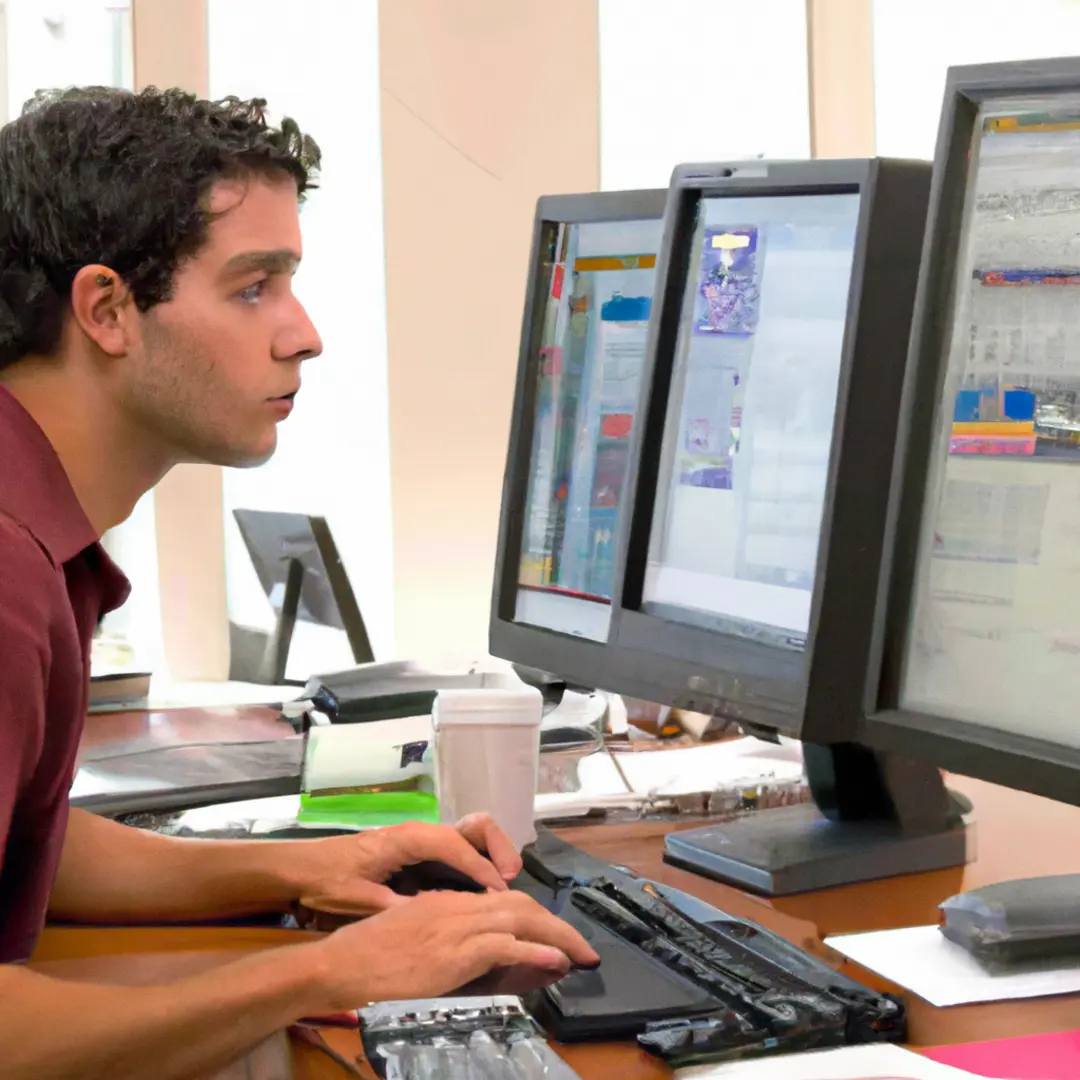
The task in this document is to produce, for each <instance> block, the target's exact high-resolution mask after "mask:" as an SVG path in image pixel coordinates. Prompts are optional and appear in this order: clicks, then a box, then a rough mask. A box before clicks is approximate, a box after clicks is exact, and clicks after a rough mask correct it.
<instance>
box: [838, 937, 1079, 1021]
mask: <svg viewBox="0 0 1080 1080" xmlns="http://www.w3.org/2000/svg"><path fill="white" fill-rule="evenodd" d="M825 944H826V945H828V946H829V947H830V948H833V949H835V950H836V951H837V952H840V953H843V954H844V955H845V956H847V957H849V958H850V959H852V960H854V961H855V962H856V963H857V964H861V965H862V966H863V967H864V968H868V969H869V970H870V971H875V972H877V973H878V974H879V975H883V976H884V977H885V978H886V979H888V980H889V981H890V982H894V983H896V984H897V985H898V986H902V987H904V988H905V989H906V990H910V991H911V992H912V993H913V994H917V995H918V996H919V997H921V998H923V999H924V1000H926V1001H928V1002H930V1004H931V1005H936V1006H937V1007H938V1008H946V1007H948V1006H950V1005H969V1004H972V1003H973V1002H980V1001H1017V1000H1020V999H1022V998H1037V997H1054V996H1055V995H1058V994H1075V993H1077V992H1080V966H1077V965H1076V964H1073V965H1072V966H1070V967H1062V968H1057V969H1054V970H1050V971H1045V970H1043V971H1035V972H1021V973H1010V974H1002V975H998V974H991V973H990V972H988V971H987V970H986V969H985V968H984V967H983V966H982V965H981V964H980V963H979V962H978V961H977V960H976V959H974V957H972V956H970V955H969V954H968V953H967V952H966V951H965V950H964V949H962V948H961V947H960V946H959V945H954V944H953V943H952V942H951V941H948V940H947V939H946V938H945V937H944V936H943V935H942V933H941V931H940V930H939V929H938V928H937V927H936V926H914V927H911V928H909V929H905V930H876V931H873V932H871V933H868V934H845V935H842V936H840V937H832V938H826V940H825Z"/></svg>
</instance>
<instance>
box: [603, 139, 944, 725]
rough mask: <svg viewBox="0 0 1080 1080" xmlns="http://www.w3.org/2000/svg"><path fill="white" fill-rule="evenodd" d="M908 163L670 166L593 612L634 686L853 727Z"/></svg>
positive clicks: (914, 264)
mask: <svg viewBox="0 0 1080 1080" xmlns="http://www.w3.org/2000/svg"><path fill="white" fill-rule="evenodd" d="M929 180H930V166H929V163H913V162H897V161H885V160H871V161H867V160H863V161H808V162H768V163H767V162H754V163H747V164H743V165H733V166H702V167H698V166H683V167H680V169H678V170H677V171H676V174H675V176H674V179H673V181H672V189H671V195H670V202H669V206H668V217H667V226H666V234H665V245H664V249H663V253H662V260H663V261H662V265H661V269H660V273H661V282H660V284H659V285H658V291H657V314H656V317H655V318H654V320H653V326H652V332H651V335H650V345H649V354H648V358H647V367H646V376H645V378H646V380H647V382H646V391H645V392H646V394H647V398H646V401H645V403H644V404H643V406H642V408H643V416H642V420H641V422H640V423H639V425H638V429H637V435H638V439H639V440H640V443H639V449H638V450H637V451H636V452H635V454H636V457H635V462H636V464H637V470H636V472H635V474H634V475H633V476H632V477H631V479H630V483H629V485H628V487H629V490H628V496H627V499H626V502H627V504H628V509H627V513H628V515H629V516H628V524H629V527H628V529H627V531H626V532H625V533H624V536H623V539H624V545H623V548H622V551H621V554H620V564H619V586H620V589H619V592H618V594H617V597H616V604H615V610H614V617H613V622H612V633H611V642H612V644H613V645H614V646H615V647H616V648H617V649H619V648H621V649H625V650H628V651H630V652H632V653H633V654H635V655H641V654H645V655H647V656H648V660H647V663H646V665H645V666H644V667H642V666H640V665H639V667H638V672H637V674H638V676H639V678H640V677H647V678H648V680H649V682H650V684H651V690H652V695H651V696H652V697H653V698H654V699H660V700H662V701H664V702H666V703H670V704H673V705H679V706H682V707H688V708H694V709H697V710H698V711H702V712H709V713H716V714H719V715H721V716H725V717H727V718H729V719H731V720H732V721H734V722H737V723H739V724H741V725H742V726H744V727H746V728H750V729H765V730H768V731H770V732H775V731H780V732H783V733H785V734H789V735H793V736H797V737H801V738H803V739H804V740H813V741H819V742H835V741H840V740H843V739H850V738H852V737H853V735H854V733H855V731H856V730H857V727H858V724H859V721H860V719H861V712H860V710H861V704H862V703H861V686H862V679H863V676H862V675H861V674H859V673H860V672H864V671H865V662H866V657H865V652H866V648H867V639H868V634H869V626H870V623H871V620H872V616H873V594H874V587H875V585H876V581H877V572H878V560H879V558H880V552H881V548H882V543H883V533H884V525H885V514H886V506H887V494H888V483H887V479H888V476H889V475H890V470H891V466H892V458H893V452H894V441H895V434H896V425H897V421H898V417H899V410H900V392H901V386H902V381H903V371H904V364H905V360H906V352H907V334H908V329H909V319H910V313H911V307H912V303H913V299H914V294H915V286H916V280H917V275H918V266H919V257H920V251H921V242H922V232H923V225H924V221H925V210H926V202H927V196H928V191H929Z"/></svg>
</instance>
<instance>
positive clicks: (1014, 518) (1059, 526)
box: [901, 97, 1080, 746]
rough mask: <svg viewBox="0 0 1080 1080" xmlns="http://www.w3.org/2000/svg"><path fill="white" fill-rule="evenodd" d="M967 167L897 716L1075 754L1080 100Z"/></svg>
mask: <svg viewBox="0 0 1080 1080" xmlns="http://www.w3.org/2000/svg"><path fill="white" fill-rule="evenodd" d="M970 161H971V164H970V170H971V176H970V177H969V185H968V192H969V194H968V205H967V206H966V208H965V221H964V230H963V233H962V237H963V238H962V240H961V248H960V251H959V253H958V267H957V280H956V285H955V301H954V309H953V311H952V313H951V314H952V340H951V342H947V343H946V348H948V349H949V353H948V364H947V370H946V375H945V384H944V392H943V397H942V399H941V401H940V403H939V406H938V419H937V425H936V433H935V439H936V442H935V445H934V449H933V457H932V461H931V467H930V474H929V477H928V488H927V501H926V507H925V514H924V521H923V525H922V535H921V540H920V547H919V558H918V564H917V570H916V579H915V605H914V611H913V618H912V623H911V626H910V629H909V634H908V641H907V650H906V656H905V670H904V678H903V683H902V689H901V705H902V706H903V707H905V708H908V709H914V710H919V711H922V712H927V713H932V714H935V715H939V716H948V717H952V718H955V719H961V720H967V721H971V722H974V723H980V724H985V725H988V726H992V727H996V728H999V729H1002V730H1011V731H1016V732H1022V733H1025V734H1029V735H1035V736H1039V737H1042V738H1046V739H1050V740H1052V741H1054V742H1059V743H1066V744H1069V745H1071V746H1080V725H1078V724H1077V723H1076V719H1075V716H1076V705H1075V703H1076V700H1077V698H1078V694H1080V98H1077V97H1073V98H1071V99H1069V98H1061V97H1059V98H1056V99H1053V100H1047V99H1040V100H1035V99H1030V98H1029V99H1023V100H1012V101H998V102H995V103H993V104H992V105H989V106H983V110H982V111H981V112H980V114H979V117H978V120H977V123H976V125H975V135H974V137H973V143H972V147H971V157H970Z"/></svg>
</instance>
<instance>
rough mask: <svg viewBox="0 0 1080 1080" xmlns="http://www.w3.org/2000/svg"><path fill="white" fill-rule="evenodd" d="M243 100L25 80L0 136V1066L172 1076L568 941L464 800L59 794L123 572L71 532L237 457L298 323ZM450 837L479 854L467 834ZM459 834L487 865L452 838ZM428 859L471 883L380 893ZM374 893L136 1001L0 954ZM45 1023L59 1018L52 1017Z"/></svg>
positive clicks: (256, 132) (12, 1074)
mask: <svg viewBox="0 0 1080 1080" xmlns="http://www.w3.org/2000/svg"><path fill="white" fill-rule="evenodd" d="M263 104H264V103H262V102H259V101H248V102H245V101H239V100H236V99H229V100H227V101H224V102H220V103H210V102H206V101H199V100H196V99H195V98H194V97H193V96H192V95H188V94H184V93H181V92H179V91H175V90H170V91H157V90H147V91H145V92H143V93H141V94H138V95H135V94H129V93H126V92H120V91H112V90H99V89H91V90H82V91H68V92H66V93H60V94H55V95H39V97H38V99H36V100H35V101H34V102H32V103H31V104H30V106H29V107H28V109H27V110H26V111H25V112H24V114H23V116H22V117H20V118H19V119H18V120H16V121H14V122H12V123H11V124H8V125H7V126H6V127H4V128H3V129H2V130H0V961H2V963H0V1003H2V1011H0V1061H2V1062H3V1069H2V1071H3V1073H4V1076H5V1077H6V1078H8V1080H15V1078H21V1077H39V1076H50V1077H68V1076H71V1077H79V1078H80V1080H93V1078H97V1077H106V1076H107V1077H109V1078H111V1080H121V1078H129V1077H144V1076H153V1077H155V1078H158V1080H161V1078H171V1077H186V1076H190V1075H194V1074H199V1075H202V1074H204V1073H206V1072H209V1071H210V1070H212V1069H214V1068H216V1067H218V1066H220V1065H221V1064H223V1063H225V1062H227V1061H229V1060H231V1059H232V1058H235V1057H236V1056H238V1055H239V1054H240V1053H241V1052H242V1051H244V1050H245V1049H246V1048H247V1047H249V1046H251V1045H253V1044H254V1043H256V1042H257V1041H259V1040H260V1039H262V1038H263V1037H264V1036H266V1035H267V1034H269V1033H271V1032H273V1031H274V1030H277V1029H279V1028H281V1027H282V1026H284V1025H286V1024H288V1023H289V1022H291V1021H293V1020H295V1019H297V1018H299V1017H301V1016H305V1015H318V1014H321V1013H326V1012H328V1011H335V1010H341V1009H347V1008H350V1007H355V1006H357V1005H359V1004H361V1003H363V1002H366V1001H370V1000H378V999H393V998H404V997H422V996H427V995H433V994H437V993H442V992H446V991H449V990H451V989H454V988H455V987H458V986H461V985H463V984H465V983H467V982H469V981H470V980H472V979H474V978H476V977H478V976H480V975H482V974H484V973H486V972H488V971H490V970H492V969H495V968H501V967H507V966H514V965H522V964H524V965H529V966H531V967H536V968H541V969H544V970H545V971H547V972H549V973H551V974H553V975H557V974H559V973H561V972H564V971H566V970H567V968H568V966H569V965H570V964H571V963H576V964H585V965H587V964H592V963H595V962H596V955H595V953H594V952H593V951H592V949H591V948H590V947H589V946H588V945H587V944H586V943H585V942H584V941H583V940H582V939H581V938H580V937H579V936H578V934H577V933H576V932H575V931H574V930H572V929H571V928H570V927H569V925H568V924H566V923H564V922H562V921H561V920H559V919H557V918H555V917H554V916H552V915H550V914H549V913H548V912H546V911H544V910H543V909H542V908H541V907H540V906H539V905H537V904H535V903H533V902H532V901H530V900H529V899H528V898H526V897H523V896H521V895H520V894H515V893H511V892H509V891H508V890H507V886H506V881H507V880H508V879H509V878H511V877H513V876H514V874H515V873H516V872H517V870H518V869H519V867H520V861H519V859H518V856H517V853H516V852H515V851H514V850H513V848H512V846H511V845H510V843H509V841H508V840H507V838H506V837H505V836H504V835H503V834H502V833H501V832H500V831H499V830H498V829H497V828H496V827H495V826H494V825H493V824H492V823H491V822H490V821H489V820H486V819H474V820H470V821H467V822H464V823H462V824H461V826H459V828H458V829H452V828H449V827H435V826H425V825H411V826H404V827H400V828H396V829H386V830H382V831H379V832H376V833H369V834H366V835H363V836H359V837H345V838H335V839H327V840H314V841H307V842H303V843H297V842H294V843H281V844H274V843H259V842H252V843H240V842H238V843H227V844H226V843H215V842H205V843H201V842H194V841H182V840H176V839H171V838H166V837H162V836H158V835H154V834H151V833H143V832H139V831H137V830H133V829H128V828H125V827H124V826H121V825H118V824H116V823H115V822H111V821H107V820H104V819H101V818H97V817H94V816H92V815H89V814H86V813H82V812H79V811H77V810H72V811H70V812H69V810H68V804H67V790H68V787H69V785H70V782H71V778H72V773H73V769H74V761H75V754H76V749H77V744H78V740H79V736H80V733H81V729H82V724H83V717H84V714H85V708H86V699H87V679H88V670H87V669H88V664H89V660H88V656H89V646H90V639H91V635H92V633H93V630H94V627H95V626H96V624H97V622H98V620H99V619H100V617H101V616H102V615H103V614H104V613H105V612H106V611H108V610H110V609H112V608H114V607H116V606H117V605H118V604H120V603H122V602H123V599H124V597H125V596H126V593H127V582H126V581H125V579H124V577H123V575H122V574H121V573H120V571H119V570H118V569H117V568H116V567H115V566H114V565H113V564H112V563H111V562H110V561H109V559H108V557H107V556H106V555H105V553H104V552H103V551H102V549H101V548H100V547H99V546H98V544H97V540H98V538H99V537H100V536H101V534H102V533H103V532H104V531H105V530H106V529H108V528H110V527H112V526H114V525H116V524H118V523H119V522H121V521H123V520H124V519H125V518H126V517H127V516H128V514H129V513H130V512H131V509H132V507H133V506H134V505H135V502H136V501H137V500H138V498H139V497H140V496H141V495H142V494H143V493H144V492H146V491H147V490H149V489H150V488H151V487H153V485H154V484H155V483H157V481H158V480H160V479H161V477H162V476H164V475H165V474H166V473H167V472H168V471H169V469H170V468H171V467H172V466H173V465H175V464H177V463H178V462H211V463H215V464H218V465H236V466H250V465H258V464H259V463H261V462H263V461H265V460H266V459H267V458H269V457H270V455H271V454H272V453H273V451H274V447H275V442H276V425H277V424H278V423H279V422H280V421H282V420H284V419H285V417H286V416H288V414H289V412H290V411H291V410H292V407H293V401H294V399H295V397H296V394H297V391H298V390H299V388H300V369H301V366H302V364H303V362H304V361H305V360H307V359H309V358H311V357H314V356H317V355H318V354H319V352H320V350H321V343H320V341H319V337H318V334H317V333H316V331H315V328H314V327H313V326H312V324H311V322H310V321H309V319H308V317H307V315H306V313H305V312H304V310H303V308H302V307H301V305H300V303H299V302H298V301H297V299H296V297H295V296H294V295H293V292H292V286H291V279H292V274H293V272H294V271H295V269H296V267H297V265H298V263H299V262H300V256H301V243H300V228H299V218H298V202H299V199H300V198H301V197H302V196H303V194H304V192H305V191H306V190H307V189H308V188H310V187H312V186H313V179H314V175H315V171H316V169H317V167H318V164H319V153H318V148H317V147H316V145H315V143H314V142H313V141H312V140H311V139H310V138H309V137H307V136H305V135H303V134H301V132H300V131H299V130H298V129H297V127H296V125H295V124H293V123H292V122H290V121H285V122H284V123H283V124H282V126H281V128H280V129H274V128H272V127H270V126H269V125H268V124H267V122H266V121H265V119H264V115H263ZM478 849H479V850H478ZM481 850H482V851H485V852H487V853H489V855H490V859H489V858H485V857H484V856H483V855H481V854H480V851H481ZM423 859H440V860H442V861H444V862H446V863H449V864H451V865H453V866H455V867H457V868H458V869H460V870H462V871H464V872H465V873H467V874H469V875H471V876H472V877H473V878H474V879H476V880H477V881H479V882H481V883H483V884H484V885H486V886H487V887H488V890H489V891H488V893H487V894H486V895H482V896H476V895H471V894H442V893H434V894H427V895H424V896H421V897H418V898H416V899H412V900H405V899H404V898H401V897H397V896H396V895H395V894H393V893H392V892H391V891H390V890H389V889H388V888H387V887H386V886H385V885H384V884H382V883H383V882H384V881H385V880H386V879H387V877H388V876H389V875H390V874H391V873H392V872H393V871H394V870H396V869H398V868H400V867H402V866H405V865H408V864H411V863H414V862H417V861H420V860H423ZM297 902H304V903H305V904H307V905H309V906H314V907H318V906H319V905H320V904H322V905H325V906H328V907H332V908H341V907H342V906H343V905H344V906H346V907H349V908H351V909H365V910H369V911H370V910H374V911H376V912H377V914H375V915H373V916H372V917H371V918H369V919H366V920H364V921H361V922H357V923H354V924H352V925H350V926H347V927H345V928H344V929H341V930H339V931H337V932H336V933H334V934H332V935H330V936H328V937H326V938H323V939H321V940H316V941H314V942H305V943H303V944H298V945H291V946H287V947H284V948H281V949H277V950H274V951H272V952H269V953H264V954H260V955H255V956H252V957H249V958H246V959H243V960H241V961H238V962H236V963H233V964H230V965H228V966H226V967H223V968H220V969H218V970H216V971H214V972H213V973H212V974H210V975H205V976H196V977H193V978H188V979H185V980H184V981H181V982H176V983H174V984H171V985H169V986H163V987H155V988H142V989H139V990H138V991H134V990H128V989H123V988H117V987H106V986H90V985H85V984H76V983H65V982H62V981H58V980H54V979H51V978H47V977H45V976H43V975H40V974H37V973H34V972H32V971H30V970H28V969H27V968H26V967H25V966H23V965H22V964H21V963H20V962H21V961H24V960H26V959H27V958H28V957H29V956H30V953H31V951H32V949H33V947H34V943H35V940H36V938H37V935H38V933H39V931H40V929H41V926H42V924H43V921H44V918H45V914H46V908H48V910H49V911H50V912H51V913H52V914H53V915H54V916H57V917H62V918H65V919H71V920H83V921H92V922H99V923H100V922H128V923H130V922H137V921H139V920H144V921H146V920H153V921H163V920H177V921H180V920H196V919H208V918H219V917H225V916H233V915H240V914H245V913H253V912H262V911H286V910H288V909H289V908H290V907H291V906H292V905H293V904H295V903H297ZM58 1031H59V1032H62V1034H58Z"/></svg>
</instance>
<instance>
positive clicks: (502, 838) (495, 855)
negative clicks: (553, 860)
mask: <svg viewBox="0 0 1080 1080" xmlns="http://www.w3.org/2000/svg"><path fill="white" fill-rule="evenodd" d="M457 830H458V832H459V833H461V835H462V836H464V837H465V839H466V840H468V841H469V843H470V844H472V846H473V847H474V848H476V849H477V850H478V851H484V852H487V856H488V858H489V859H490V860H491V861H492V862H493V863H494V864H495V869H496V870H498V871H499V873H500V874H501V875H502V876H503V879H504V880H505V881H513V880H514V878H516V877H517V876H518V874H520V873H521V855H519V854H518V850H517V848H516V847H514V842H513V840H511V839H510V837H509V836H507V835H506V833H504V832H503V831H502V829H500V828H499V826H498V825H497V824H496V823H495V821H494V819H492V818H491V816H490V815H488V814H469V815H468V817H463V818H462V819H461V820H460V821H459V822H458V824H457Z"/></svg>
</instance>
